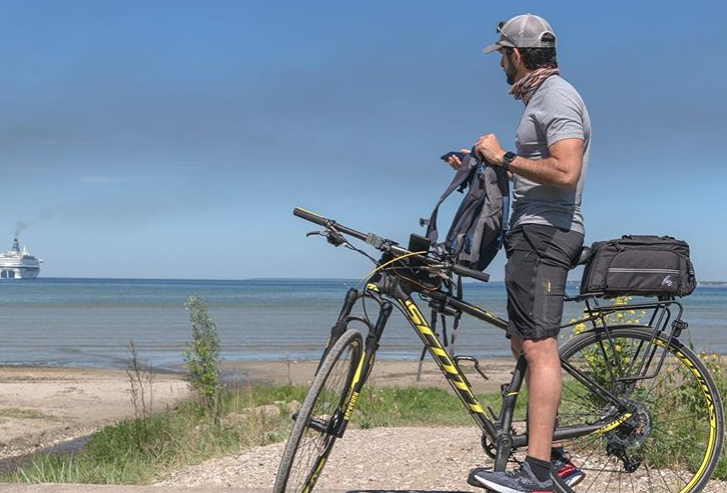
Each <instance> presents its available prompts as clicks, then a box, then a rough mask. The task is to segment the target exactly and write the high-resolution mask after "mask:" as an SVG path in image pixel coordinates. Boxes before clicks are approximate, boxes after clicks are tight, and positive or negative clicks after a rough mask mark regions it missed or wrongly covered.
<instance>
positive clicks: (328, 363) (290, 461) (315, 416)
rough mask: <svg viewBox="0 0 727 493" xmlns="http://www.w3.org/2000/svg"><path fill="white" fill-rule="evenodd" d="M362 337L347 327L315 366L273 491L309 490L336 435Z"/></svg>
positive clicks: (357, 366) (357, 363) (357, 368)
mask: <svg viewBox="0 0 727 493" xmlns="http://www.w3.org/2000/svg"><path fill="white" fill-rule="evenodd" d="M362 353H363V337H362V335H361V333H360V332H359V331H358V330H353V329H350V330H347V331H346V332H344V333H343V334H342V335H341V337H340V338H339V339H338V340H337V341H336V343H335V344H334V345H333V347H332V348H331V349H330V351H329V352H328V354H327V355H326V357H325V359H324V360H323V362H322V363H321V366H320V367H319V369H318V373H317V374H316V377H315V378H314V379H313V383H312V384H311V387H310V389H309V390H308V395H307V396H306V398H305V400H304V401H303V405H302V406H301V408H300V411H299V412H298V415H297V417H295V424H294V425H293V429H292V430H291V432H290V437H289V438H288V442H287V444H286V446H285V451H284V452H283V457H282V460H281V461H280V467H279V469H278V475H277V477H276V479H275V486H274V487H273V492H274V493H283V492H295V493H299V492H309V491H311V490H312V489H313V486H314V485H315V483H316V481H317V479H318V478H319V476H320V473H321V471H322V469H323V466H324V464H325V462H326V459H327V458H328V455H329V454H330V453H331V449H332V448H333V445H334V443H335V441H336V438H338V436H337V433H338V432H339V431H340V430H341V428H340V427H341V426H345V423H344V422H343V421H344V420H345V419H347V418H346V417H345V416H344V413H345V412H346V407H347V405H348V403H349V401H350V399H351V392H352V387H353V384H354V382H355V380H356V379H357V376H358V374H359V371H360V363H361V355H362Z"/></svg>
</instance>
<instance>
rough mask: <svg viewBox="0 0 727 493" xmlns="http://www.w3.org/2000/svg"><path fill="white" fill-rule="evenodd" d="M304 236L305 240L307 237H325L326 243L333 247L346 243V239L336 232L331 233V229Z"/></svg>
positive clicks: (312, 232)
mask: <svg viewBox="0 0 727 493" xmlns="http://www.w3.org/2000/svg"><path fill="white" fill-rule="evenodd" d="M305 236H306V238H307V237H309V236H325V237H326V241H328V243H330V244H331V245H333V246H341V245H343V244H344V243H346V239H345V238H344V237H343V235H341V234H340V233H339V232H338V231H333V230H331V229H324V230H323V231H311V232H310V233H307V234H306V235H305Z"/></svg>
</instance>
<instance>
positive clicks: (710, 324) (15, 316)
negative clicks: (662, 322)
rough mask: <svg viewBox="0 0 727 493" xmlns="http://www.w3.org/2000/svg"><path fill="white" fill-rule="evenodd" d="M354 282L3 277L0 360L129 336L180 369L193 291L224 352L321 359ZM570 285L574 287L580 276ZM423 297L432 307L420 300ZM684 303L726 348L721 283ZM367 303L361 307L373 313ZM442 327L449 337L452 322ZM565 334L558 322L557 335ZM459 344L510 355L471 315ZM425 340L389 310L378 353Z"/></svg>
mask: <svg viewBox="0 0 727 493" xmlns="http://www.w3.org/2000/svg"><path fill="white" fill-rule="evenodd" d="M350 287H360V285H358V284H357V281H355V280H317V279H316V280H314V279H305V280H299V279H296V280H287V279H285V280H242V281H228V280H225V281H210V280H148V279H144V280H141V279H60V278H58V279H51V278H40V279H35V280H22V281H3V282H0V365H31V366H35V365H46V366H58V367H93V368H109V369H122V368H125V367H126V365H127V362H128V360H129V348H130V342H132V341H133V343H134V346H135V347H136V350H137V353H138V358H139V360H141V361H142V362H143V363H144V364H151V365H153V366H154V367H155V368H157V369H162V370H164V369H168V370H170V371H175V369H176V370H178V369H179V368H180V366H181V365H182V364H183V362H184V359H183V352H184V350H185V348H186V347H187V344H188V341H189V340H190V338H191V324H190V321H189V313H188V312H187V310H186V308H185V302H186V301H187V300H188V299H189V298H190V297H192V296H198V297H199V298H200V299H201V300H202V301H203V302H204V303H205V304H206V305H207V307H208V313H209V314H210V316H211V317H212V319H213V321H214V322H215V324H216V326H217V331H218V334H219V339H220V344H221V357H222V359H223V360H227V361H241V360H244V361H252V360H255V361H279V360H305V359H317V358H318V357H319V356H320V354H321V350H322V348H323V346H324V344H325V342H326V340H327V338H328V334H329V332H330V328H331V326H332V325H333V323H334V322H335V320H336V316H337V314H338V312H339V310H340V306H341V302H342V300H343V298H344V296H345V293H346V291H347V290H348V289H349V288H350ZM568 290H569V292H570V293H571V294H576V293H577V285H571V286H569V288H568ZM465 298H466V299H468V300H469V301H471V302H473V303H475V304H477V305H479V306H481V307H483V308H485V309H487V310H489V311H491V312H494V313H496V314H498V315H500V316H502V317H506V293H505V286H504V284H503V283H498V282H493V283H473V284H466V285H465ZM415 301H417V300H416V299H415ZM419 303H420V307H421V309H422V311H424V312H425V313H428V309H427V307H426V304H425V303H424V302H422V301H419ZM604 303H608V302H604ZM681 303H682V305H683V307H684V315H683V317H682V318H683V319H684V320H685V321H686V322H687V323H688V324H689V329H688V330H687V331H686V332H685V333H684V334H683V335H682V340H685V341H689V342H691V343H692V344H693V345H694V346H695V347H696V348H697V349H698V350H705V351H709V352H716V353H720V354H727V287H724V286H701V285H700V286H699V287H698V288H697V289H696V291H695V292H694V293H693V294H692V295H691V296H688V297H685V298H683V299H682V300H681ZM373 308H374V307H373V306H371V305H370V304H369V305H368V306H366V307H364V309H366V310H367V313H369V314H371V313H372V311H373ZM583 308H584V305H582V304H578V303H574V302H569V303H566V308H565V313H564V316H563V320H564V322H567V321H570V320H573V319H576V318H578V317H579V316H580V315H581V314H582V312H583ZM639 315H640V314H639V313H635V314H633V315H632V317H637V318H638V317H639ZM440 328H441V325H440ZM447 331H448V332H447V333H448V335H449V336H450V337H451V323H450V324H449V325H448V327H447ZM569 334H570V333H569V332H564V334H563V335H562V337H564V338H567V337H569ZM456 348H457V352H458V353H460V354H468V355H472V356H475V357H478V358H479V357H487V356H507V355H509V350H508V343H507V340H506V338H505V335H504V332H503V331H502V330H500V329H497V328H495V327H492V326H489V325H487V324H485V323H483V322H481V321H478V320H476V319H473V318H470V317H467V316H465V317H463V319H462V323H461V326H460V329H459V332H458V336H457V340H456ZM421 349H422V344H421V342H420V341H419V339H418V337H417V336H416V334H415V333H414V331H413V330H412V328H411V327H410V326H409V325H408V324H407V322H406V321H405V319H404V318H403V316H402V315H401V314H400V313H398V312H397V311H395V312H394V315H392V318H391V320H390V323H389V325H388V326H387V329H386V331H385V333H384V335H383V337H382V340H381V349H380V351H379V353H378V358H380V359H389V360H394V359H399V360H402V359H404V360H416V359H418V358H419V357H420V356H421Z"/></svg>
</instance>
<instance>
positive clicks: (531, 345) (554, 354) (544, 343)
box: [522, 337, 559, 365]
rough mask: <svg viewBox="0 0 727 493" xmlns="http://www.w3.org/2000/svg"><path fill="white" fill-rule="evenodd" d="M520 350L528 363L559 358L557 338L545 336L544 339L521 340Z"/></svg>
mask: <svg viewBox="0 0 727 493" xmlns="http://www.w3.org/2000/svg"><path fill="white" fill-rule="evenodd" d="M522 352H523V354H524V355H525V359H527V361H528V364H529V365H533V364H538V363H541V362H546V361H554V360H557V359H559V355H558V339H557V338H555V337H546V338H544V339H536V340H525V341H522Z"/></svg>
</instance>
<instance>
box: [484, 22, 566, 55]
mask: <svg viewBox="0 0 727 493" xmlns="http://www.w3.org/2000/svg"><path fill="white" fill-rule="evenodd" d="M497 32H498V33H499V34H500V37H499V38H498V40H497V41H495V42H494V43H493V44H491V45H489V46H488V47H486V48H485V49H484V50H482V51H483V52H485V53H492V52H493V51H497V50H499V49H500V48H503V47H510V48H555V33H554V32H553V28H552V27H550V24H548V22H547V21H546V20H545V19H543V18H542V17H538V16H537V15H533V14H522V15H518V16H515V17H513V18H512V19H510V20H509V21H507V22H501V23H499V24H498V25H497ZM545 34H550V36H545V39H543V35H545ZM551 36H552V37H551Z"/></svg>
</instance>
